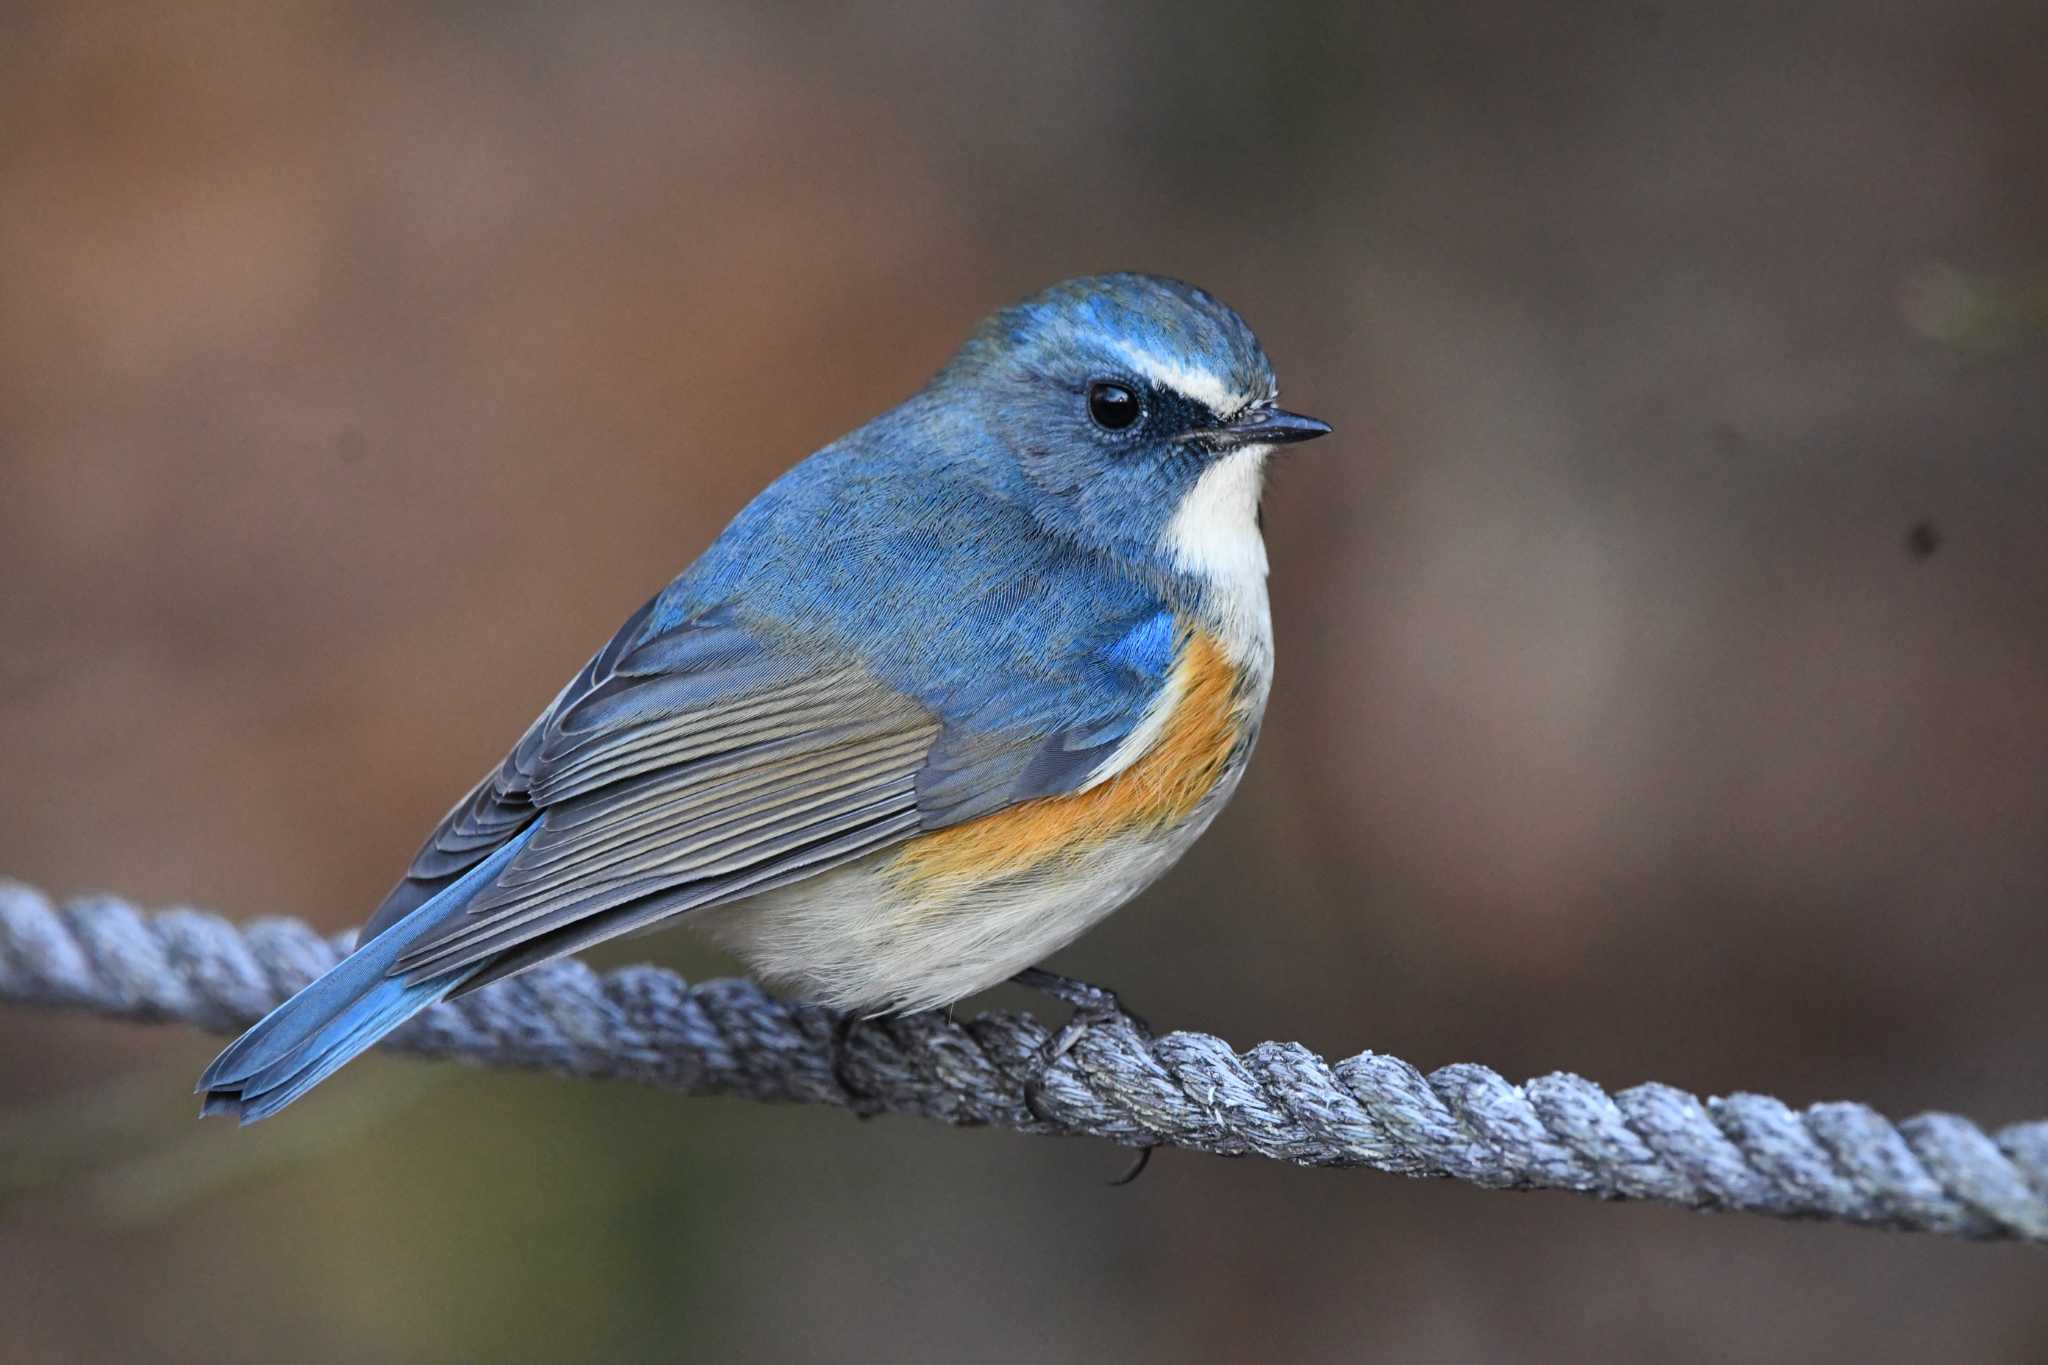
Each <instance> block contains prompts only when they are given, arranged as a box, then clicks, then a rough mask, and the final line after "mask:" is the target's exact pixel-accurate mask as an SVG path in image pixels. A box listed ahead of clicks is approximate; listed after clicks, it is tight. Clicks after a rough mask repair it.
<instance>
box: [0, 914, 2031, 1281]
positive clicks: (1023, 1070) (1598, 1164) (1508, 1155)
mask: <svg viewBox="0 0 2048 1365" xmlns="http://www.w3.org/2000/svg"><path fill="white" fill-rule="evenodd" d="M352 938H353V936H352V935H343V936H341V937H338V938H334V939H328V938H323V937H321V936H320V935H319V934H317V933H315V932H314V931H313V930H311V929H308V928H307V927H306V926H305V925H303V924H299V923H296V922H294V921H291V920H279V919H270V920H257V921H254V922H252V923H249V924H247V925H235V924H231V923H229V922H228V921H226V920H224V919H220V918H218V917H217V916H213V915H206V914H200V913H198V912H196V911H192V910H165V911H158V912H155V913H144V912H142V911H138V910H136V909H135V908H134V907H133V906H131V905H128V904H126V903H125V902H123V901H120V900H116V899H113V898H111V897H104V896H95V897H81V898H79V899H75V900H72V901H68V902H66V903H65V904H63V905H62V906H57V905H53V904H52V903H51V901H50V900H49V899H48V898H47V897H46V896H44V895H43V894H42V893H41V892H39V891H37V890H35V889H34V888H33V887H29V886H25V885H22V884H21V883H19V882H9V881H4V880H0V1001H5V1002H9V1003H13V1004H18V1005H33V1006H41V1007H44V1008H51V1009H75V1010H85V1011H90V1012H92V1013H94V1014H100V1015H106V1016H109V1017H112V1018H118V1019H130V1020H137V1021H144V1022H164V1021H177V1022H179V1023H186V1024H193V1025H197V1026H198V1027H200V1028H204V1029H210V1030H212V1031H214V1032H216V1033H233V1032H237V1031H239V1030H241V1029H243V1028H245V1027H247V1026H248V1025H249V1024H252V1023H254V1022H255V1021H256V1020H257V1019H258V1018H260V1017H261V1016H262V1015H263V1014H264V1013H265V1012H266V1011H268V1010H269V1009H270V1008H271V1007H272V1006H273V1005H275V1004H277V1003H278V1002H279V1001H280V1000H283V999H284V998H285V997H286V996H288V995H290V994H291V993H292V992H293V991H295V990H297V989H298V988H299V987H301V986H303V985H305V984H306V983H307V982H308V981H311V980H312V979H313V978H314V977H315V976H318V975H319V974H320V973H321V972H323V971H325V970H326V969H327V968H328V967H330V966H332V965H333V964H334V963H335V961H336V960H337V959H338V958H339V957H340V956H341V955H342V954H343V953H344V952H346V951H347V950H348V948H349V946H350V943H351V941H352ZM1046 1038H1047V1032H1046V1029H1045V1027H1044V1026H1043V1025H1041V1024H1040V1023H1038V1022H1037V1021H1036V1020H1034V1019H1032V1018H1031V1017H1030V1016H1028V1015H1009V1014H985V1015H982V1016H980V1017H978V1018H975V1019H970V1020H961V1021H953V1020H949V1019H947V1018H946V1017H944V1016H943V1015H941V1014H917V1015H908V1016H903V1017H900V1018H893V1019H877V1020H869V1021H863V1022H860V1023H858V1024H852V1025H848V1024H847V1023H846V1022H845V1021H844V1020H843V1019H842V1017H841V1016H840V1015H838V1014H836V1013H835V1012H833V1011H830V1010H826V1009H820V1008H817V1007H815V1006H809V1005H799V1004H791V1003H789V1002H786V1001H782V1000H778V999H775V998H774V997H772V996H770V995H767V994H766V993H764V992H763V991H762V990H761V989H760V988H759V987H757V986H754V985H753V984H752V983H750V982H746V981H711V982H705V983H703V984H700V985H696V986H692V985H690V984H689V983H687V982H685V981H684V980H683V979H682V978H681V977H678V976H677V975H675V974H674V973H673V972H669V971H665V970H662V969H660V968H656V967H627V968H624V969H622V970H619V971H613V972H607V973H604V974H599V973H597V972H594V971H592V970H591V969H590V968H588V967H586V966H584V965H583V964H582V963H580V962H575V961H566V962H555V963H550V964H548V965H546V966H543V967H539V968H536V969H534V970H532V971H530V972H527V973H525V974H523V975H520V976H517V977H513V978H511V979H510V980H507V981H501V982H499V983H497V984H495V985H492V986H488V987H486V988H484V989H483V990H480V991H477V992H475V993H474V994H472V995H469V996H466V997H464V998H462V999H460V1000H457V1001H453V1002H449V1003H446V1004H441V1005H436V1006H434V1007H433V1008H432V1009H430V1010H428V1011H426V1012H425V1013H424V1014H422V1015H420V1016H419V1017H418V1018H417V1019H415V1020H413V1021H412V1022H411V1023H410V1024H408V1025H407V1026H406V1027H405V1028H403V1029H401V1030H400V1031H399V1032H397V1033H395V1034H393V1035H392V1036H391V1038H390V1039H389V1040H388V1041H387V1043H386V1046H390V1047H394V1048H398V1049H401V1050H404V1051H408V1052H414V1053H418V1054H421V1055H423V1056H429V1057H456V1058H460V1059H462V1060H464V1061H469V1062H478V1063H482V1064H484V1065H487V1066H509V1067H526V1068H535V1069H540V1070H546V1071H553V1072H557V1073H560V1074H562V1075H567V1076H587V1077H603V1078H608V1079H621V1080H633V1081H640V1082H643V1083H647V1084H652V1085H658V1086H664V1087H666V1088H668V1089H671V1090H680V1091H683V1092H685V1093H687V1094H720V1095H742V1096H746V1097H747V1098H750V1099H758V1100H802V1101H807V1102H811V1103H821V1104H835V1105H841V1106H846V1107H849V1108H854V1109H858V1110H861V1111H863V1112H890V1113H899V1114H917V1115H921V1116H923V1117H925V1118H934V1119H939V1120H941V1121H943V1122H946V1123H953V1124H996V1125H1000V1126H1002V1127H1005V1128H1014V1129H1017V1130H1019V1131H1021V1132H1027V1133H1055V1134H1067V1135H1085V1136H1089V1137H1099V1138H1107V1139H1109V1140H1110V1141H1112V1142H1118V1143H1122V1144H1124V1145H1126V1146H1132V1147H1155V1146H1170V1147H1186V1148H1191V1149H1193V1150H1195V1151H1201V1152H1213V1153H1216V1154H1218V1155H1221V1156H1252V1155H1256V1156H1267V1157H1274V1158H1277V1159H1279V1160H1282V1161H1291V1162H1295V1163H1297V1164H1299V1165H1304V1166H1370V1167H1372V1168H1373V1169H1375V1170H1381V1171H1392V1172H1396V1173H1398V1174H1401V1175H1411V1176H1450V1177H1453V1178H1455V1179H1458V1180H1464V1181H1468V1182H1470V1183H1472V1184H1475V1185H1482V1186H1485V1187H1487V1188H1489V1189H1551V1190H1573V1191H1576V1192H1578V1193H1580V1194H1590V1195H1596V1196H1599V1197H1601V1198H1607V1199H1650V1200H1656V1201H1659V1202H1661V1203H1667V1204H1678V1205H1682V1206H1683V1207H1686V1208H1692V1209H1725V1210H1741V1211H1743V1212H1748V1213H1764V1214H1770V1215H1772V1216H1774V1217H1779V1218H1816V1219H1830V1220H1834V1221H1838V1222H1846V1223H1861V1224H1865V1225H1869V1226H1874V1227H1888V1228H1903V1229H1912V1230H1916V1231H1921V1232H1938V1233H1945V1234H1947V1235H1949V1236H1952V1237H1972V1238H1987V1239H1991V1238H2010V1239H2018V1240H2024V1241H2032V1242H2044V1241H2048V1121H2037V1122H2030V1123H2019V1124H2014V1125H2012V1126H2011V1127H2008V1128H2006V1129H2003V1130H2002V1131H2000V1132H1998V1133H1996V1134H1986V1133H1985V1132H1984V1131H1983V1130H1982V1129H1980V1128H1978V1127H1977V1126H1976V1125H1975V1124H1973V1123H1971V1122H1970V1121H1969V1120H1968V1119H1964V1118H1960V1117H1957V1116H1955V1115H1953V1114H1922V1115H1919V1116H1918V1117H1916V1118H1910V1119H1906V1120H1903V1121H1902V1122H1899V1123H1896V1124H1895V1123H1893V1122H1891V1121H1890V1120H1888V1119H1886V1118H1884V1117H1883V1116H1882V1115H1880V1114H1878V1113H1876V1112H1875V1111H1874V1110H1872V1109H1870V1108H1869V1107H1868V1106H1866V1105H1861V1104H1853V1103H1835V1104H1816V1105H1812V1106H1810V1107H1809V1108H1806V1109H1803V1110H1794V1109H1791V1108H1788V1107H1787V1106H1785V1105H1784V1104H1782V1103H1780V1102H1779V1101H1777V1100H1774V1099H1771V1098H1769V1097H1768V1096H1764V1095H1731V1096H1728V1097H1727V1098H1725V1099H1709V1100H1704V1101H1703V1100H1701V1099H1699V1098H1697V1097H1696V1096H1693V1095H1690V1094H1688V1093H1686V1092H1685V1091H1683V1090H1677V1089H1674V1088H1672V1087H1671V1086H1668V1085H1655V1084H1651V1085H1638V1086H1635V1087H1633V1088H1632V1089H1628V1090H1624V1091H1621V1092H1620V1093H1619V1094H1616V1095H1609V1094H1607V1093H1606V1092H1605V1091H1603V1090H1602V1089H1601V1088H1600V1087H1599V1086H1597V1085H1594V1084H1593V1083H1592V1082H1591V1081H1588V1080H1585V1079H1583V1078H1581V1077H1578V1076H1573V1075H1570V1074H1567V1073H1564V1072H1555V1073H1552V1074H1551V1075H1548V1076H1542V1077H1538V1078H1537V1079H1535V1080H1533V1081H1530V1082H1528V1083H1527V1084H1525V1085H1510V1084H1509V1083H1508V1082H1507V1081H1506V1080H1504V1079H1502V1077H1501V1076H1499V1075H1498V1074H1497V1073H1495V1072H1493V1071H1490V1070H1488V1069H1487V1068H1485V1067H1483V1066H1475V1065H1470V1064H1458V1065H1453V1066H1446V1067H1443V1068H1441V1069H1440V1070H1437V1071H1435V1072H1432V1073H1431V1074H1429V1075H1427V1076H1425V1075H1423V1074H1422V1073H1421V1072H1419V1071H1417V1070H1416V1069H1415V1068H1414V1067H1412V1066H1410V1065H1408V1064H1407V1063H1406V1062H1403V1061H1401V1060H1399V1059H1398V1058H1394V1057H1387V1056H1381V1055H1379V1054H1376V1053H1371V1052H1365V1053H1360V1054H1359V1055H1358V1056H1356V1057H1349V1058H1346V1059H1345V1060H1343V1061H1340V1062H1337V1063H1335V1064H1334V1065H1330V1064H1326V1063H1325V1062H1324V1061H1323V1060H1322V1059H1321V1058H1320V1057H1318V1056H1316V1055H1315V1054H1314V1053H1313V1052H1310V1051H1309V1050H1308V1049H1307V1048H1305V1047H1302V1046H1301V1045H1300V1044H1298V1043H1261V1044H1259V1045H1258V1046H1257V1047H1254V1048H1252V1049H1251V1050H1250V1051H1248V1052H1242V1053H1240V1052H1237V1051H1235V1050H1233V1049H1232V1048H1231V1047H1230V1045H1229V1044H1227V1043H1225V1042H1223V1041H1222V1040H1221V1039H1219V1038H1212V1037H1210V1036H1209V1035H1207V1034H1203V1033H1168V1034H1165V1035H1163V1036H1161V1037H1157V1038H1146V1037H1143V1036H1141V1035H1140V1034H1138V1033H1136V1032H1134V1031H1133V1030H1132V1029H1130V1028H1129V1027H1126V1026H1124V1025H1122V1024H1111V1025H1105V1026H1101V1027H1095V1028H1090V1029H1088V1030H1087V1031H1086V1032H1085V1033H1083V1034H1082V1036H1081V1038H1080V1041H1079V1042H1078V1043H1077V1044H1076V1045H1075V1046H1074V1048H1073V1050H1072V1051H1071V1052H1069V1053H1068V1054H1067V1055H1066V1056H1064V1057H1062V1058H1061V1059H1060V1060H1059V1061H1058V1062H1057V1063H1056V1064H1055V1065H1054V1066H1053V1067H1052V1069H1051V1070H1050V1071H1049V1072H1047V1073H1046V1075H1045V1077H1044V1079H1043V1082H1042V1084H1041V1085H1040V1086H1039V1087H1038V1088H1037V1092H1036V1094H1035V1095H1033V1096H1032V1097H1031V1100H1029V1101H1027V1099H1026V1095H1025V1084H1024V1082H1025V1079H1026V1078H1027V1077H1028V1076H1030V1075H1031V1074H1032V1072H1033V1071H1034V1069H1035V1058H1036V1054H1037V1052H1038V1050H1039V1048H1040V1047H1041V1045H1043V1044H1044V1043H1045V1041H1046Z"/></svg>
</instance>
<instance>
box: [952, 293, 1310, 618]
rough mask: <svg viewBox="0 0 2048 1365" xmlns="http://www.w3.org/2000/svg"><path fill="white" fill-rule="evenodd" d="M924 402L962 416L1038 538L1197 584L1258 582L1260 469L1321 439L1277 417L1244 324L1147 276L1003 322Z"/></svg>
mask: <svg viewBox="0 0 2048 1365" xmlns="http://www.w3.org/2000/svg"><path fill="white" fill-rule="evenodd" d="M933 389H934V392H935V393H936V394H938V395H939V396H941V397H942V398H943V399H944V400H945V401H947V402H949V403H960V404H965V405H966V406H968V407H969V408H971V409H972V410H973V411H974V413H975V416H976V418H977V419H978V422H977V424H978V425H979V426H980V427H981V429H982V430H984V431H986V432H987V433H989V435H990V436H991V437H992V438H993V441H994V443H995V444H996V445H997V446H998V447H999V450H998V451H997V452H996V457H997V458H998V459H1000V460H1003V461H1004V462H1006V463H1008V462H1014V468H1015V471H1016V472H1017V474H1018V475H1019V478H1018V479H1017V480H1016V482H1017V484H1018V486H1019V487H1021V488H1022V489H1023V490H1024V493H1025V496H1027V497H1028V498H1029V499H1030V500H1031V503H1032V506H1033V510H1034V511H1035V512H1036V513H1037V514H1038V516H1039V518H1040V519H1041V520H1042V521H1043V522H1044V523H1045V524H1046V525H1047V527H1048V528H1049V529H1051V530H1053V531H1055V532H1056V533H1059V534H1063V535H1067V536H1069V537H1071V538H1073V539H1075V540H1077V541H1079V542H1081V543H1083V544H1089V545H1093V546H1096V547H1097V548H1099V549H1102V550H1105V551H1108V552H1110V553H1112V554H1116V555H1118V556H1120V557H1123V558H1126V559H1129V560H1132V561H1135V562H1138V563H1142V564H1147V565H1156V566H1159V567H1163V568H1165V569H1167V570H1169V571H1172V572H1178V573H1189V574H1194V575H1196V576H1198V577H1208V578H1217V577H1220V576H1224V575H1243V574H1247V573H1253V572H1256V574H1257V575H1258V576H1259V577H1260V578H1261V579H1263V576H1264V572H1265V551H1264V546H1263V544H1262V543H1261V542H1260V539H1259V532H1258V520H1257V519H1258V504H1259V495H1260V492H1261V490H1262V489H1263V487H1264V483H1265V467H1266V461H1267V459H1268V457H1269V456H1271V454H1272V453H1273V451H1274V449H1275V448H1277V447H1279V446H1282V445H1287V444H1291V443H1293V442H1297V441H1306V440H1311V439H1313V438H1315V437H1317V436H1322V435H1325V434H1326V433H1328V431H1329V430H1330V429H1329V427H1327V426H1325V425H1324V424H1323V423H1321V422H1319V421H1317V420H1315V419H1314V418H1312V417H1302V416H1299V415H1297V414H1295V413H1291V412H1287V411H1285V410H1284V409H1282V408H1280V407H1279V406H1278V403H1277V399H1278V397H1279V386H1278V384H1277V383H1276V381H1275V380H1274V378H1273V367H1272V365H1271V363H1270V362H1269V361H1268V360H1267V359H1266V353H1265V351H1264V350H1262V349H1261V348H1260V346H1259V342H1258V338H1257V337H1255V336H1253V335H1252V331H1251V329H1250V328H1249V327H1247V326H1246V325H1245V322H1244V319H1242V318H1240V317H1239V316H1238V315H1237V314H1236V313H1235V312H1233V311H1232V310H1231V309H1230V308H1228V307H1226V306H1225V305H1224V304H1222V303H1220V302H1218V301H1217V300H1216V299H1214V298H1212V297H1210V296H1209V295H1208V294H1206V293H1204V292H1202V291H1201V290H1199V289H1196V288H1194V287H1193V286H1192V285H1187V284H1182V283H1181V282H1179V281H1177V280H1168V279H1161V278H1159V277H1158V276H1153V275H1131V274H1121V275H1095V276H1089V277H1086V278H1082V279H1074V280H1067V281H1064V282H1062V283H1060V284H1056V285H1054V286H1052V287H1051V288H1050V289H1047V290H1045V291H1044V292H1043V293H1040V294H1037V295H1034V296H1033V297H1031V298H1028V299H1025V300H1024V301H1023V302H1021V303H1018V304H1016V305H1015V306H1013V307H1010V308H1007V309H1004V310H1003V311H1002V312H1000V313H998V314H996V315H995V316H994V317H992V318H990V319H989V320H988V321H987V322H986V323H984V324H983V325H982V326H981V328H980V329H979V330H978V331H977V332H976V333H975V335H974V336H973V338H972V339H970V340H969V341H968V343H967V344H966V345H965V346H964V347H962V348H961V350H960V353H959V354H958V355H957V356H955V357H954V359H953V361H952V362H951V363H950V364H949V365H948V366H947V367H946V369H945V370H944V371H942V372H941V373H940V375H939V377H938V379H937V380H936V381H935V382H934V386H933ZM1253 559H1255V560H1256V563H1255V564H1254V563H1252V562H1251V561H1252V560H1253Z"/></svg>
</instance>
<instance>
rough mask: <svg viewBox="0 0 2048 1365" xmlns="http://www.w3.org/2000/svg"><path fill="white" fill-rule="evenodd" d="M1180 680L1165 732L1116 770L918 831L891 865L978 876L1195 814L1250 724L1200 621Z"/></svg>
mask: <svg viewBox="0 0 2048 1365" xmlns="http://www.w3.org/2000/svg"><path fill="white" fill-rule="evenodd" d="M1173 685H1174V686H1175V687H1176V689H1177V690H1178V692H1179V694H1180V700H1179V701H1178V702H1177V703H1176V704H1175V706H1174V708H1173V713H1172V714H1171V715H1170V716H1168V717H1167V719H1166V724H1165V726H1164V727H1163V728H1162V729H1161V730H1160V733H1159V737H1158V738H1157V739H1155V740H1154V741H1153V742H1152V747H1151V748H1150V749H1147V750H1146V751H1145V753H1144V754H1143V755H1141V756H1140V757H1139V759H1138V761H1137V762H1135V763H1133V764H1131V765H1130V766H1129V767H1128V768H1125V769H1124V770H1123V771H1122V772H1120V773H1118V774H1117V775H1116V776H1114V777H1112V778H1109V779H1107V780H1106V781H1103V782H1100V783H1098V784H1096V785H1095V786H1093V787H1090V788H1089V789H1088V790H1087V791H1084V792H1075V793H1072V794H1070V795H1066V796H1043V797H1039V798H1038V799H1037V800H1035V801H1024V802H1020V803H1019V804H1017V805H1015V806H1011V807H1010V808H1009V809H1007V810H1000V811H997V812H996V813H995V814H993V815H984V816H982V817H981V818H980V819H978V820H969V821H968V822H966V823H965V824H962V825H956V826H954V827H953V828H951V829H944V830H940V831H938V832H937V833H934V834H926V835H922V836H920V837H918V838H916V839H912V840H911V841H910V842H909V843H907V844H905V845H903V847H902V849H901V851H900V852H898V854H897V855H896V858H895V859H894V860H893V862H892V863H891V864H890V868H889V870H890V873H891V874H892V875H893V876H894V877H895V878H896V879H897V880H898V881H899V882H902V883H911V884H924V885H930V884H931V883H934V882H952V883H956V884H963V883H964V884H966V885H974V884H978V883H980V882H983V881H986V880H990V879H992V878H996V877H1003V876H1008V875H1011V874H1014V873H1019V872H1026V871H1029V870H1030V869H1031V868H1034V867H1036V866H1038V865H1039V864H1040V863H1042V862H1044V861H1046V860H1047V859H1048V858H1056V857H1060V856H1063V855H1072V854H1077V853H1082V852H1086V851H1089V850H1091V849H1094V848H1097V847H1099V846H1101V845H1102V844H1104V843H1107V842H1108V841H1110V840H1111V839H1115V838H1118V837H1120V836H1123V835H1126V834H1134V833H1140V832H1144V831H1149V830H1157V829H1164V828H1167V827H1169V826H1171V825H1173V824H1175V823H1177V822H1178V821H1180V820H1183V819H1186V818H1187V817H1188V816H1189V815H1190V814H1192V813H1193V812H1194V809H1195V807H1196V806H1198V805H1199V804H1201V800H1202V798H1203V797H1204V796H1207V795H1208V794H1209V791H1210V789H1211V788H1213V787H1214V786H1215V785H1216V782H1217V779H1218V778H1220V777H1222V775H1223V771H1224V768H1225V766H1226V765H1227V764H1228V763H1229V761H1230V754H1231V750H1232V749H1234V748H1235V747H1236V746H1237V741H1238V737H1239V735H1240V734H1241V733H1242V727H1241V725H1240V724H1239V717H1238V715H1237V705H1238V678H1237V670H1236V669H1235V668H1234V667H1232V666H1231V664H1230V662H1229V660H1227V659H1225V658H1224V657H1223V653H1222V651H1221V650H1219V649H1218V648H1217V647H1216V642H1215V641H1214V640H1213V639H1211V638H1210V637H1209V635H1208V634H1206V633H1205V632H1202V631H1199V630H1198V631H1194V632H1193V633H1191V634H1190V635H1189V636H1188V641H1187V643H1186V644H1185V645H1183V646H1182V647H1181V652H1180V658H1179V660H1177V661H1176V662H1175V664H1174V671H1173Z"/></svg>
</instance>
